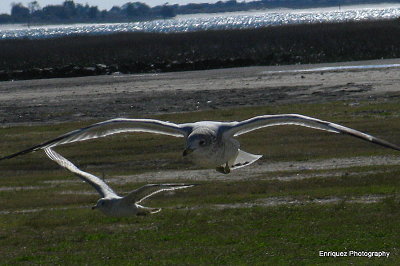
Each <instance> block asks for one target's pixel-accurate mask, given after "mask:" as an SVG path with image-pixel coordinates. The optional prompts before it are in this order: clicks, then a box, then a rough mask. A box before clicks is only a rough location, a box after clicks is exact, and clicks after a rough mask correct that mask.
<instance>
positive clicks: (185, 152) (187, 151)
mask: <svg viewBox="0 0 400 266" xmlns="http://www.w3.org/2000/svg"><path fill="white" fill-rule="evenodd" d="M192 152H193V149H191V148H186V149H185V150H184V151H183V153H182V155H183V157H185V156H187V155H189V154H191V153H192Z"/></svg>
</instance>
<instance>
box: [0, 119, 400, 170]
mask: <svg viewBox="0 0 400 266" xmlns="http://www.w3.org/2000/svg"><path fill="white" fill-rule="evenodd" d="M280 125H297V126H303V127H309V128H314V129H318V130H324V131H329V132H332V133H339V134H346V135H350V136H353V137H356V138H359V139H362V140H365V141H369V142H372V143H375V144H378V145H381V146H384V147H387V148H391V149H395V150H400V147H399V146H397V145H395V144H392V143H389V142H388V141H385V140H383V139H380V138H377V137H374V136H372V135H369V134H366V133H363V132H361V131H357V130H354V129H351V128H348V127H345V126H342V125H339V124H335V123H332V122H328V121H324V120H320V119H317V118H313V117H309V116H304V115H300V114H278V115H262V116H256V117H253V118H250V119H247V120H243V121H240V122H237V121H233V122H217V121H200V122H194V123H183V124H175V123H171V122H166V121H160V120H154V119H128V118H116V119H111V120H107V121H104V122H100V123H96V124H93V125H90V126H87V127H85V128H81V129H77V130H74V131H72V132H69V133H66V134H64V135H61V136H59V137H58V138H55V139H52V140H49V141H47V142H44V143H42V144H39V145H36V146H33V147H31V148H28V149H26V150H23V151H20V152H17V153H14V154H11V155H8V156H5V157H3V158H0V160H2V159H10V158H13V157H15V156H18V155H21V154H25V153H28V152H32V151H37V150H40V149H46V148H52V147H55V146H58V145H62V144H67V143H72V142H77V141H84V140H88V139H93V138H100V137H105V136H108V135H112V134H117V133H127V132H148V133H156V134H163V135H170V136H174V137H183V138H184V139H185V149H184V151H183V156H184V157H187V158H189V159H191V160H192V161H193V162H194V163H195V164H197V165H200V166H204V167H207V168H215V169H216V170H217V171H219V172H221V173H224V174H227V173H229V172H230V171H231V170H232V169H237V168H240V167H243V166H247V165H250V164H252V163H254V162H255V161H257V160H258V159H259V158H261V157H262V156H261V155H255V154H251V153H247V152H245V151H242V150H241V149H240V144H239V142H238V141H237V140H236V139H235V137H237V136H239V135H242V134H245V133H247V132H250V131H253V130H257V129H260V128H264V127H270V126H280Z"/></svg>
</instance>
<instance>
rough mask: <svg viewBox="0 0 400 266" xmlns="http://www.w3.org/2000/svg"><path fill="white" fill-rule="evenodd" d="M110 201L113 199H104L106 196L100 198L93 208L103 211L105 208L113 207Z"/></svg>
mask: <svg viewBox="0 0 400 266" xmlns="http://www.w3.org/2000/svg"><path fill="white" fill-rule="evenodd" d="M110 203H111V201H110V200H108V199H104V198H102V199H99V200H98V201H97V203H96V205H94V206H93V207H92V210H95V209H98V210H100V211H103V210H105V209H107V208H110V207H111V204H110Z"/></svg>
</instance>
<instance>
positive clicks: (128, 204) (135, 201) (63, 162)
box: [44, 147, 194, 217]
mask: <svg viewBox="0 0 400 266" xmlns="http://www.w3.org/2000/svg"><path fill="white" fill-rule="evenodd" d="M44 151H45V153H46V154H47V156H48V157H49V158H50V159H51V160H53V161H55V162H56V163H57V164H58V165H60V166H61V167H63V168H65V169H67V170H69V171H70V172H72V173H74V174H75V175H77V176H78V177H79V178H80V179H82V180H83V181H85V182H87V183H89V184H90V185H92V186H93V187H94V188H95V189H96V190H97V192H98V193H99V194H100V196H101V198H100V199H99V200H98V201H97V203H96V205H95V206H93V207H92V209H98V210H100V211H101V212H102V213H104V214H105V215H108V216H113V217H124V216H133V215H146V214H153V213H157V212H159V211H161V209H160V208H149V207H144V206H142V205H140V204H139V203H141V202H142V201H143V200H145V199H147V198H149V197H151V196H153V195H155V194H157V193H160V192H162V191H169V190H176V189H183V188H189V187H192V186H194V185H186V184H148V185H145V186H142V187H140V188H138V189H136V190H134V191H132V192H130V193H129V194H128V195H126V196H125V197H121V196H119V195H117V194H116V193H115V192H114V191H113V190H112V188H111V187H109V186H108V185H107V184H106V183H105V182H104V181H103V180H101V179H100V178H98V177H97V176H95V175H92V174H90V173H87V172H84V171H82V170H81V169H79V168H78V167H76V166H75V165H74V164H73V163H72V162H70V161H69V160H67V159H66V158H64V157H63V156H61V155H60V154H58V153H57V152H55V151H54V150H53V149H52V148H49V147H47V148H45V149H44Z"/></svg>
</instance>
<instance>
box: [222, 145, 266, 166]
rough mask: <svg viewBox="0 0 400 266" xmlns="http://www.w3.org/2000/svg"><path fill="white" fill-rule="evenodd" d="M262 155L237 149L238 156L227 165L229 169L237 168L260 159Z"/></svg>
mask: <svg viewBox="0 0 400 266" xmlns="http://www.w3.org/2000/svg"><path fill="white" fill-rule="evenodd" d="M261 157H262V155H256V154H251V153H248V152H245V151H242V150H240V149H239V153H238V156H237V157H236V159H235V161H234V162H233V163H232V164H231V165H230V166H229V167H230V168H231V169H238V168H241V167H244V166H247V165H250V164H252V163H254V162H255V161H257V160H258V159H260V158H261Z"/></svg>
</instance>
